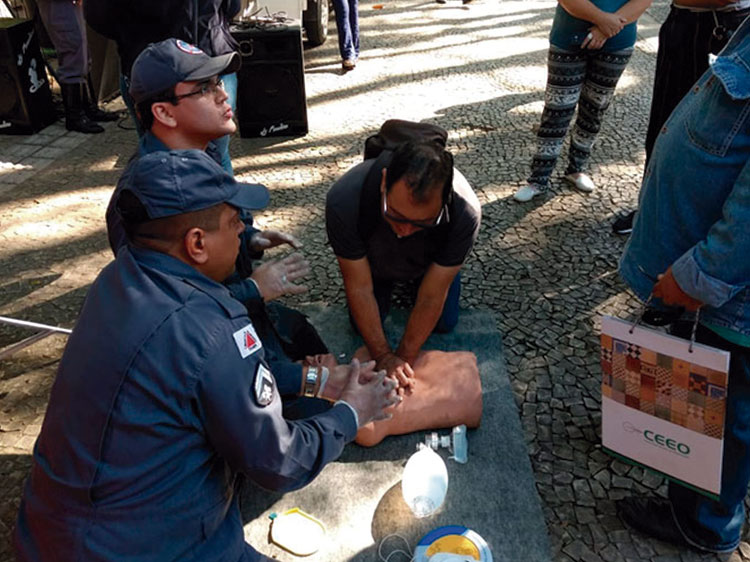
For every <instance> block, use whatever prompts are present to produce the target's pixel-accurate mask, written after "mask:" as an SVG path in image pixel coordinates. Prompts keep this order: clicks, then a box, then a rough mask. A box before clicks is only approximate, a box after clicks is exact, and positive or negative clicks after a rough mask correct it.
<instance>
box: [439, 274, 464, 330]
mask: <svg viewBox="0 0 750 562" xmlns="http://www.w3.org/2000/svg"><path fill="white" fill-rule="evenodd" d="M460 296H461V272H460V271H459V272H458V273H457V274H456V276H455V277H454V278H453V283H451V286H450V287H449V288H448V296H446V297H445V304H444V305H443V313H442V314H441V315H440V318H439V319H438V323H437V324H436V325H435V329H434V330H433V331H434V332H437V333H438V334H447V333H449V332H452V331H453V328H455V327H456V324H458V298H459V297H460Z"/></svg>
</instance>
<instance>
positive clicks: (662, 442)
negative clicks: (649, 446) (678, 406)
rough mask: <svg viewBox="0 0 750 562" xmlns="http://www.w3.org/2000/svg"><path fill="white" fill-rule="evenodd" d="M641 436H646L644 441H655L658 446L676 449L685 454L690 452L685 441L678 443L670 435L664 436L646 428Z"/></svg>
mask: <svg viewBox="0 0 750 562" xmlns="http://www.w3.org/2000/svg"><path fill="white" fill-rule="evenodd" d="M643 437H645V438H646V441H650V442H652V443H655V444H656V445H659V446H660V447H664V448H666V449H670V450H672V451H677V452H678V453H681V454H683V455H685V456H687V455H689V454H690V447H688V446H687V445H685V443H678V442H677V441H675V440H674V439H671V438H670V437H664V436H663V435H659V434H658V433H654V432H653V431H651V430H650V429H647V430H646V431H644V432H643Z"/></svg>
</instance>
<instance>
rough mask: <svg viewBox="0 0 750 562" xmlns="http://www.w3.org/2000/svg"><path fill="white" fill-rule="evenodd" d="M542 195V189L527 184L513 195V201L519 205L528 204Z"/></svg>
mask: <svg viewBox="0 0 750 562" xmlns="http://www.w3.org/2000/svg"><path fill="white" fill-rule="evenodd" d="M541 194H542V190H541V189H539V188H538V187H535V186H533V185H530V184H528V183H527V184H526V185H524V186H523V187H522V188H521V189H519V190H518V191H516V192H515V193H514V194H513V199H515V200H516V201H518V202H519V203H526V201H531V200H532V199H533V198H534V197H536V196H537V195H541Z"/></svg>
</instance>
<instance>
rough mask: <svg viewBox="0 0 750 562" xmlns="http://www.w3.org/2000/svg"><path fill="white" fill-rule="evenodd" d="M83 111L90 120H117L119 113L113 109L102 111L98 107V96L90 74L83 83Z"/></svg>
mask: <svg viewBox="0 0 750 562" xmlns="http://www.w3.org/2000/svg"><path fill="white" fill-rule="evenodd" d="M81 103H82V105H83V111H84V113H85V114H86V117H88V118H89V119H90V120H91V121H100V122H107V121H117V120H118V119H119V118H120V114H119V113H117V112H115V111H104V110H103V109H100V108H99V98H98V96H97V95H96V90H94V84H93V82H92V81H91V75H89V76H88V77H87V78H86V83H85V84H84V85H83V94H82V101H81Z"/></svg>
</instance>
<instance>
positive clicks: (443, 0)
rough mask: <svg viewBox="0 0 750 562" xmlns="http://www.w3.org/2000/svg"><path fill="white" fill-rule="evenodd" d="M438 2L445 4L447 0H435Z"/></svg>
mask: <svg viewBox="0 0 750 562" xmlns="http://www.w3.org/2000/svg"><path fill="white" fill-rule="evenodd" d="M435 2H437V3H438V4H445V3H446V2H447V0H435Z"/></svg>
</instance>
